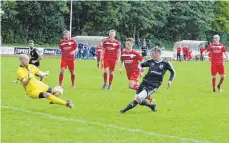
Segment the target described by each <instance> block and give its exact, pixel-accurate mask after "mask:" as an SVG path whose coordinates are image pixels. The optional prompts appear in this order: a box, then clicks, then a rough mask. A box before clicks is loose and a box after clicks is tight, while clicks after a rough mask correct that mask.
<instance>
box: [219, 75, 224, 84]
mask: <svg viewBox="0 0 229 143" xmlns="http://www.w3.org/2000/svg"><path fill="white" fill-rule="evenodd" d="M223 81H224V78H222V77H221V78H220V81H219V84H218V85H221V84H222V83H223Z"/></svg>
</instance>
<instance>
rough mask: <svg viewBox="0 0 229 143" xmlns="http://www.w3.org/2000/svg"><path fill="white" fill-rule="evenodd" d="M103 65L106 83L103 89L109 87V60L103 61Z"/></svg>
mask: <svg viewBox="0 0 229 143" xmlns="http://www.w3.org/2000/svg"><path fill="white" fill-rule="evenodd" d="M103 63H104V64H103V66H104V73H103V80H104V84H103V89H105V88H106V87H107V78H108V73H109V66H108V61H107V60H104V61H103Z"/></svg>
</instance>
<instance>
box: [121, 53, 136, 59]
mask: <svg viewBox="0 0 229 143" xmlns="http://www.w3.org/2000/svg"><path fill="white" fill-rule="evenodd" d="M122 56H123V57H130V58H134V57H136V55H135V54H123V55H122Z"/></svg>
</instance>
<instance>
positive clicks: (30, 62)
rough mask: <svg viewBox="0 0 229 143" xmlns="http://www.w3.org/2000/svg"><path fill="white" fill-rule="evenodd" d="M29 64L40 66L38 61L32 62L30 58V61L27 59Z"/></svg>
mask: <svg viewBox="0 0 229 143" xmlns="http://www.w3.org/2000/svg"><path fill="white" fill-rule="evenodd" d="M29 64H32V65H34V66H36V67H39V66H40V62H37V63H32V60H31V59H30V61H29Z"/></svg>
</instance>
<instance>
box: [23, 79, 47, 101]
mask: <svg viewBox="0 0 229 143" xmlns="http://www.w3.org/2000/svg"><path fill="white" fill-rule="evenodd" d="M30 87H31V88H30V89H29V90H27V95H28V96H29V97H31V98H34V99H39V95H40V93H42V92H47V91H48V90H49V88H50V87H49V86H48V85H47V84H44V83H43V82H41V81H37V82H36V84H33V85H32V86H30Z"/></svg>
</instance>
